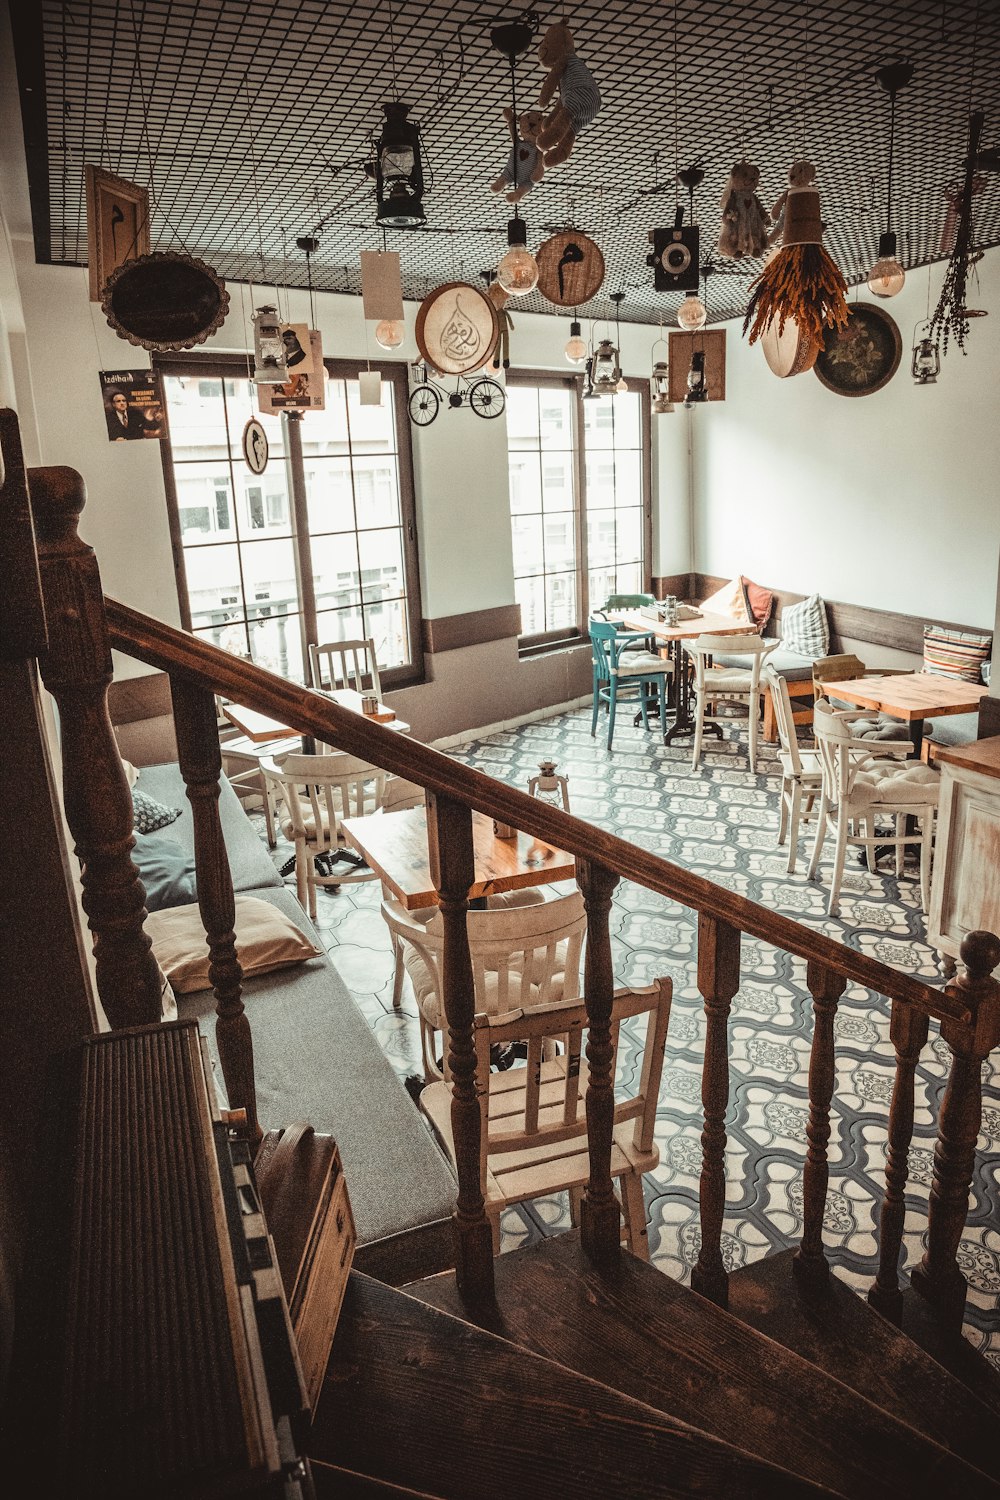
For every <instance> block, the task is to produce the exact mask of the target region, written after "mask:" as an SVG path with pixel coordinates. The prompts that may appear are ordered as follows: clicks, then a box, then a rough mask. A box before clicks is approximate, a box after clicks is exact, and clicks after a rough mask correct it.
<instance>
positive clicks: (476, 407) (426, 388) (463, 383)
mask: <svg viewBox="0 0 1000 1500" xmlns="http://www.w3.org/2000/svg"><path fill="white" fill-rule="evenodd" d="M411 369H412V371H413V389H412V390H411V391H410V399H409V403H408V407H407V409H408V411H409V413H410V421H411V422H413V423H414V425H415V426H417V427H429V426H430V425H431V423H432V422H433V421H434V419H435V418H436V417H437V414H438V412H439V411H440V410H441V406H442V404H443V403H446V404H447V405H448V406H449V407H450V408H451V410H452V411H458V410H459V409H460V408H461V407H463V406H466V405H467V406H469V407H471V408H472V410H473V411H474V412H475V414H476V416H477V417H482V418H483V419H484V420H485V421H489V420H490V419H491V418H493V417H498V416H499V415H500V413H501V412H502V411H503V409H504V407H505V406H506V405H507V396H506V393H505V392H504V388H503V386H502V385H500V383H499V382H498V381H496V380H490V378H489V376H487V375H479V374H478V373H477V374H475V375H473V376H468V375H458V376H457V377H456V379H455V389H454V390H453V391H449V390H447V389H446V387H445V386H443V385H441V384H439V381H438V380H435V379H434V378H432V376H431V374H430V372H429V370H428V367H427V365H426V364H425V363H424V362H423V361H422V360H417V361H415V363H414V364H413V365H412V366H411ZM435 374H437V371H435Z"/></svg>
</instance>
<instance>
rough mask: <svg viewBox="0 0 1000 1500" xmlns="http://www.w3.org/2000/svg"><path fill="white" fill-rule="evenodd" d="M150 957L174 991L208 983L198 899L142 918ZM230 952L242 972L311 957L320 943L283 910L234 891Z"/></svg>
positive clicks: (260, 970)
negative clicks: (149, 941) (232, 950)
mask: <svg viewBox="0 0 1000 1500" xmlns="http://www.w3.org/2000/svg"><path fill="white" fill-rule="evenodd" d="M146 931H147V932H148V933H149V936H150V938H151V939H152V943H153V952H154V954H155V955H156V961H157V963H158V964H159V965H160V968H161V969H162V970H163V972H164V974H165V975H166V977H167V979H168V981H169V982H170V984H171V986H172V988H173V990H174V993H175V994H177V995H190V994H192V993H193V992H194V991H195V990H208V989H211V987H212V986H211V984H210V982H209V978H208V944H207V943H206V940H205V928H204V926H203V925H202V920H201V913H200V912H199V911H198V903H197V902H195V901H193V902H191V904H190V905H188V906H170V907H168V908H167V909H166V910H165V911H154V912H151V913H150V915H149V916H148V917H147V918H146ZM236 953H237V957H238V958H239V961H240V963H241V964H242V965H243V973H244V976H245V977H246V978H248V979H249V978H252V977H253V975H255V974H270V973H271V971H272V970H273V969H284V968H287V967H289V966H290V965H292V964H300V963H304V962H305V960H306V959H307V958H317V957H318V956H319V953H320V949H319V948H316V947H314V946H313V944H312V943H311V942H310V940H309V939H308V938H307V937H306V935H305V933H303V932H300V931H299V929H298V928H297V927H296V925H295V923H294V922H292V921H291V920H290V918H288V917H286V916H285V914H284V912H282V911H279V910H278V908H277V907H276V906H272V905H271V903H270V901H261V900H260V899H259V898H258V897H257V896H237V897H236Z"/></svg>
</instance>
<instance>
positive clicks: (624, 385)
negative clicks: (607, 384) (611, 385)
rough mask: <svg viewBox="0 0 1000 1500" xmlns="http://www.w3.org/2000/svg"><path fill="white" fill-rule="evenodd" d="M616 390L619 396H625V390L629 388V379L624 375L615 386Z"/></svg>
mask: <svg viewBox="0 0 1000 1500" xmlns="http://www.w3.org/2000/svg"><path fill="white" fill-rule="evenodd" d="M615 390H616V391H617V392H618V394H619V396H624V394H625V392H626V391H627V390H628V381H627V380H626V379H625V376H624V375H623V376H622V378H621V380H619V382H618V384H617V385H616V386H615Z"/></svg>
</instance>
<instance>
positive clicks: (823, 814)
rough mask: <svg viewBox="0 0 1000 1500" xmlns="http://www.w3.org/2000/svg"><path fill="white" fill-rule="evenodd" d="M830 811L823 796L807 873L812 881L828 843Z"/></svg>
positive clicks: (817, 815) (817, 814)
mask: <svg viewBox="0 0 1000 1500" xmlns="http://www.w3.org/2000/svg"><path fill="white" fill-rule="evenodd" d="M829 810H830V804H829V802H827V800H826V798H825V797H824V796H823V795H822V794H821V795H820V799H819V809H818V811H817V813H816V837H815V838H814V839H813V852H812V858H811V859H810V861H809V869H808V871H807V874H808V877H809V879H810V880H813V879H814V878H815V875H816V871H817V869H818V868H819V857H820V855H821V854H822V853H823V845H824V843H825V842H826V818H827V813H828V812H829Z"/></svg>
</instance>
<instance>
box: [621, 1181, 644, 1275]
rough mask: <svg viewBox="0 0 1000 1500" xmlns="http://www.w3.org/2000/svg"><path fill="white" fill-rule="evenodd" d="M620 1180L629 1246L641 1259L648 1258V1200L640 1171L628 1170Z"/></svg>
mask: <svg viewBox="0 0 1000 1500" xmlns="http://www.w3.org/2000/svg"><path fill="white" fill-rule="evenodd" d="M620 1180H621V1190H622V1206H623V1208H624V1211H625V1234H626V1237H627V1240H628V1247H629V1249H630V1250H631V1252H632V1254H633V1255H635V1256H637V1257H638V1259H639V1260H648V1259H649V1232H648V1230H647V1228H646V1202H645V1199H644V1198H643V1194H642V1177H641V1175H640V1174H639V1173H638V1172H626V1173H624V1175H623V1176H622V1178H621V1179H620Z"/></svg>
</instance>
